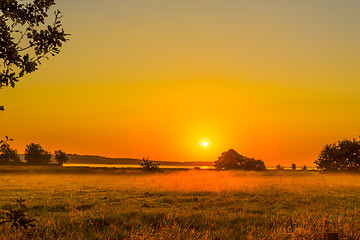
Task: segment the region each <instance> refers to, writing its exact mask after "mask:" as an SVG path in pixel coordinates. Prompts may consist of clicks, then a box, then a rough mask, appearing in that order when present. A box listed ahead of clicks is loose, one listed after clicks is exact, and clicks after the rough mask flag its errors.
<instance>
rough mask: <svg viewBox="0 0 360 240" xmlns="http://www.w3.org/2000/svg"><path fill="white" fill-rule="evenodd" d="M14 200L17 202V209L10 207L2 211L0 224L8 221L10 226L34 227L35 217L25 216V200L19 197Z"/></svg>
mask: <svg viewBox="0 0 360 240" xmlns="http://www.w3.org/2000/svg"><path fill="white" fill-rule="evenodd" d="M16 202H17V203H18V204H19V206H18V209H13V208H10V210H7V211H5V212H4V216H3V217H1V218H0V225H1V224H5V223H9V224H10V226H11V227H15V228H22V229H27V228H29V227H34V226H35V224H34V222H35V221H36V220H35V219H31V218H28V217H27V207H26V206H25V204H24V202H25V200H24V199H22V198H20V199H17V200H16Z"/></svg>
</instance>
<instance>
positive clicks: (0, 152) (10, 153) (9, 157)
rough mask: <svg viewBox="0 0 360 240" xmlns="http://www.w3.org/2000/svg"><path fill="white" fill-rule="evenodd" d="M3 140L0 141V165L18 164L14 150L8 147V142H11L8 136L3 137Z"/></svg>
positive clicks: (18, 158) (17, 156) (17, 157)
mask: <svg viewBox="0 0 360 240" xmlns="http://www.w3.org/2000/svg"><path fill="white" fill-rule="evenodd" d="M5 138H6V139H5V140H1V141H0V144H1V145H0V164H4V165H7V164H16V163H20V157H19V154H18V153H17V150H16V149H12V148H11V147H10V144H9V143H8V142H9V141H13V140H12V139H9V138H8V136H6V137H5Z"/></svg>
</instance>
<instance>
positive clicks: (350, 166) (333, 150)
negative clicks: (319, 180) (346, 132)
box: [315, 139, 360, 172]
mask: <svg viewBox="0 0 360 240" xmlns="http://www.w3.org/2000/svg"><path fill="white" fill-rule="evenodd" d="M315 164H316V165H317V168H318V169H320V170H324V171H337V172H358V171H360V141H358V140H356V139H352V140H348V139H345V140H341V141H338V142H337V143H333V144H327V145H325V147H324V148H323V149H322V150H321V152H320V154H319V157H318V159H317V160H315Z"/></svg>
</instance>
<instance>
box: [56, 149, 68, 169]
mask: <svg viewBox="0 0 360 240" xmlns="http://www.w3.org/2000/svg"><path fill="white" fill-rule="evenodd" d="M68 160H69V158H68V155H67V154H66V153H65V152H63V151H61V150H58V151H55V161H56V163H57V164H58V165H61V166H62V165H63V164H64V163H66V162H67V161H68Z"/></svg>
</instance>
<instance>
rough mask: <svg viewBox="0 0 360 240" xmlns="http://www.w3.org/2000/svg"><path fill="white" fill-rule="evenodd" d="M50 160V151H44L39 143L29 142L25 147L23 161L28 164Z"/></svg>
mask: <svg viewBox="0 0 360 240" xmlns="http://www.w3.org/2000/svg"><path fill="white" fill-rule="evenodd" d="M50 160H51V153H50V152H48V151H45V150H44V149H43V148H42V147H41V146H40V144H35V143H30V144H28V145H26V148H25V161H26V163H28V164H30V165H46V164H49V163H50Z"/></svg>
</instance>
